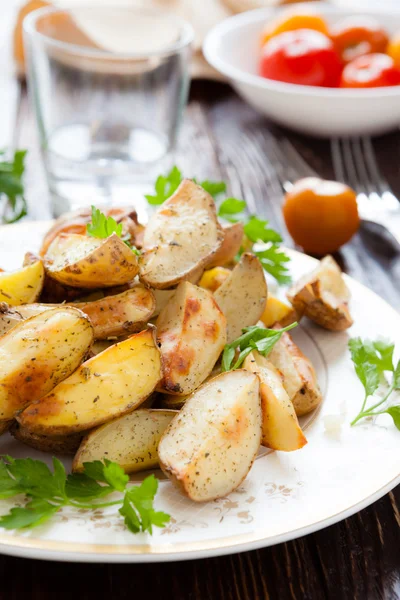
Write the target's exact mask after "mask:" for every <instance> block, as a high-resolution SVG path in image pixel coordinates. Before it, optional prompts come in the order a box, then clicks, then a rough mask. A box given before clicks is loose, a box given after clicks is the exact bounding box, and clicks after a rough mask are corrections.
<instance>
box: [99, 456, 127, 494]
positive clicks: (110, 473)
mask: <svg viewBox="0 0 400 600" xmlns="http://www.w3.org/2000/svg"><path fill="white" fill-rule="evenodd" d="M103 472H104V478H105V480H106V482H107V483H108V484H109V485H110V486H111V487H113V488H114V490H117V491H118V492H123V491H124V489H125V487H126V484H127V483H128V481H129V475H127V474H126V473H125V471H124V470H123V468H122V467H120V466H119V465H117V463H114V462H111V461H110V460H108V459H107V458H106V459H104V469H103Z"/></svg>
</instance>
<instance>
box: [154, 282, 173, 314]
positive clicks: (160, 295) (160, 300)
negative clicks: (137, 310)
mask: <svg viewBox="0 0 400 600" xmlns="http://www.w3.org/2000/svg"><path fill="white" fill-rule="evenodd" d="M151 291H152V292H153V296H154V298H155V300H156V307H155V309H154V312H153V318H154V317H158V315H159V314H160V312H161V311H162V310H163V309H164V308H165V307H166V305H167V304H168V302H169V301H170V300H171V298H172V296H173V295H174V294H175V292H176V288H175V289H173V290H151Z"/></svg>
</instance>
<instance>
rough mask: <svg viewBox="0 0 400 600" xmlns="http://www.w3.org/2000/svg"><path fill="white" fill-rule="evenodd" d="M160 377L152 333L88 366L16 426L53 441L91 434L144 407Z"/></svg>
mask: <svg viewBox="0 0 400 600" xmlns="http://www.w3.org/2000/svg"><path fill="white" fill-rule="evenodd" d="M161 377H162V370H161V356H160V352H159V349H158V347H157V343H156V340H155V334H154V328H149V329H146V330H145V331H141V332H140V333H137V334H134V335H132V336H131V337H129V338H128V339H127V340H124V341H123V342H119V343H118V344H114V345H113V346H111V347H110V348H108V349H107V350H104V352H101V354H98V355H97V356H94V357H93V358H90V359H89V360H87V361H86V362H84V363H83V364H82V365H81V366H80V367H79V369H78V370H77V371H75V373H73V374H72V375H71V376H70V377H68V379H66V380H65V381H63V382H62V383H60V384H59V385H58V386H57V387H56V388H54V390H53V391H52V392H51V393H50V394H48V395H47V396H44V397H43V398H41V399H40V400H38V401H37V402H33V403H32V404H30V405H29V406H28V407H27V408H26V409H25V410H24V411H23V412H22V413H20V414H19V415H18V418H17V421H18V422H19V423H20V424H21V425H22V427H25V428H26V429H28V430H29V431H31V432H33V433H39V434H41V435H49V436H52V437H53V436H58V435H69V434H70V433H75V432H77V431H85V430H87V429H92V428H93V427H96V426H97V425H101V424H103V423H106V422H107V421H111V420H112V419H115V418H116V417H119V416H121V415H123V414H125V413H127V412H131V411H133V410H134V409H135V408H137V407H138V406H140V404H142V403H143V402H144V401H145V400H146V398H148V396H150V394H151V393H152V392H153V390H154V388H155V387H156V385H157V384H158V382H159V381H160V379H161Z"/></svg>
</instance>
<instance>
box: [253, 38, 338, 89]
mask: <svg viewBox="0 0 400 600" xmlns="http://www.w3.org/2000/svg"><path fill="white" fill-rule="evenodd" d="M341 71H342V65H341V61H340V59H339V56H338V54H337V52H336V50H335V48H334V46H333V43H332V42H331V40H330V39H329V38H327V37H326V35H323V34H322V33H319V32H318V31H312V30H311V29H299V30H298V31H288V32H286V33H280V34H279V35H277V36H275V37H273V38H271V39H270V40H269V42H267V43H266V44H265V46H264V47H263V49H262V54H261V60H260V74H261V75H262V76H263V77H267V78H268V79H274V80H275V81H285V82H286V83H297V84H300V85H315V86H322V87H337V86H338V85H339V81H340V75H341Z"/></svg>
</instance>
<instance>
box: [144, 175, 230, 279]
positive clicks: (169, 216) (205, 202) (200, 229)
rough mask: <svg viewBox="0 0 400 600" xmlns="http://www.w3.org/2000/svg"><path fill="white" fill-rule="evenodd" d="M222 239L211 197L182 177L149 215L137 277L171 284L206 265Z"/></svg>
mask: <svg viewBox="0 0 400 600" xmlns="http://www.w3.org/2000/svg"><path fill="white" fill-rule="evenodd" d="M223 239H224V234H223V230H222V227H221V225H220V224H219V223H218V219H217V216H216V210H215V204H214V200H213V198H212V197H211V196H210V195H209V194H208V193H207V192H206V191H205V190H204V189H203V188H202V187H201V186H199V185H197V184H196V183H194V182H193V181H190V180H189V179H184V180H183V181H182V183H181V184H180V186H179V188H178V189H177V190H176V192H175V194H173V195H172V196H171V197H170V198H168V200H166V201H165V202H164V204H163V205H162V206H161V207H160V208H159V209H158V210H157V211H156V212H155V213H154V215H153V216H152V217H150V220H149V222H148V224H147V226H146V230H145V233H144V238H143V252H142V255H141V256H140V259H139V265H140V278H141V280H142V281H143V282H144V283H145V284H146V285H149V286H150V287H153V288H158V289H167V288H171V287H173V286H174V285H177V284H178V283H179V282H180V281H183V280H187V279H189V278H190V276H191V275H193V272H196V270H199V269H201V268H202V267H205V265H206V264H207V263H208V262H209V261H210V260H211V258H212V256H213V255H214V254H215V253H216V252H217V250H218V249H219V248H220V246H221V244H222V242H223ZM200 276H201V274H200Z"/></svg>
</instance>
